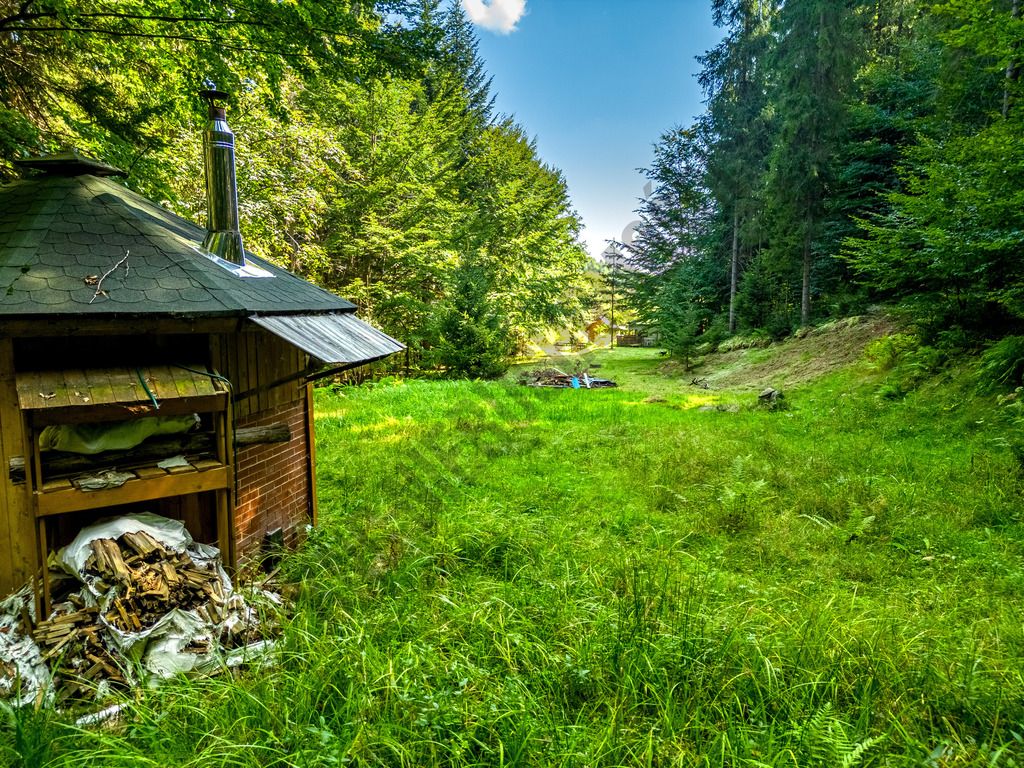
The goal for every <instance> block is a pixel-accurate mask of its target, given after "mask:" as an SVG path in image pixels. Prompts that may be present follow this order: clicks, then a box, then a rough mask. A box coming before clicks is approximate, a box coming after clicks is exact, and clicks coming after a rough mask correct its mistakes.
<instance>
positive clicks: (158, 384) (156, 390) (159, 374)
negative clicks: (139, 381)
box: [142, 365, 178, 404]
mask: <svg viewBox="0 0 1024 768" xmlns="http://www.w3.org/2000/svg"><path fill="white" fill-rule="evenodd" d="M142 375H143V376H145V377H146V383H147V384H148V385H149V388H150V389H151V390H153V394H154V395H155V396H156V399H157V402H159V403H161V404H162V403H163V402H164V400H175V399H177V397H178V390H177V388H176V387H175V386H174V373H173V372H172V371H171V369H170V368H169V367H168V366H166V365H151V366H149V367H148V368H143V369H142Z"/></svg>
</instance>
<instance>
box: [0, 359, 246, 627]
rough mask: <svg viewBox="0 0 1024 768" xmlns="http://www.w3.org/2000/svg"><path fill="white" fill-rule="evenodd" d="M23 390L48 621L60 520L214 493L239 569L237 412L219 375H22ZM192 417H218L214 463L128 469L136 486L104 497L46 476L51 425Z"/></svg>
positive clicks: (221, 538) (226, 549)
mask: <svg viewBox="0 0 1024 768" xmlns="http://www.w3.org/2000/svg"><path fill="white" fill-rule="evenodd" d="M16 384H17V391H18V403H19V407H20V408H21V412H22V418H23V422H24V424H23V429H24V435H25V438H26V443H27V444H26V449H27V455H26V457H25V459H26V462H25V475H26V482H27V483H28V484H29V487H30V489H31V499H32V502H33V508H34V509H33V511H34V516H35V520H36V546H37V552H38V560H37V567H38V568H39V574H40V579H39V582H37V591H36V597H37V601H38V602H37V606H36V607H37V610H38V611H39V613H40V615H44V616H45V615H49V611H50V579H49V570H48V568H47V566H46V563H47V561H48V558H49V554H50V548H49V540H50V536H49V533H48V528H49V526H50V524H51V523H53V522H54V519H55V517H56V516H58V515H64V514H68V513H71V512H81V511H86V510H102V509H104V508H106V507H118V506H121V505H126V504H141V503H145V502H147V501H151V500H157V499H167V498H171V497H175V496H188V495H192V494H196V493H207V492H212V493H214V495H215V500H214V504H215V514H216V531H217V544H218V546H219V547H220V551H221V556H222V557H223V559H224V563H225V564H226V565H227V567H228V569H229V570H231V569H233V568H234V566H235V557H236V553H235V543H234V513H233V504H232V494H233V490H234V482H235V480H234V464H233V452H232V446H233V445H234V433H233V424H232V419H233V411H232V403H231V399H230V397H229V392H228V390H227V387H225V386H224V385H223V384H222V383H221V382H220V380H219V377H218V376H217V375H216V374H212V373H210V374H208V373H204V372H203V369H202V367H201V366H198V365H188V366H173V365H172V366H147V367H145V368H109V369H102V370H94V369H89V370H62V371H61V370H58V371H34V372H33V371H28V372H24V371H22V372H18V373H17V374H16ZM154 400H155V401H156V403H158V404H159V410H157V408H156V407H155V404H154V402H153V401H154ZM184 413H205V414H210V416H211V417H212V420H213V430H214V440H213V458H202V459H197V460H195V461H192V462H191V463H190V464H189V465H187V466H181V467H175V468H172V469H167V470H165V469H161V468H159V467H156V466H152V465H148V466H142V467H137V468H132V469H130V470H125V471H127V472H129V473H130V474H132V475H133V477H132V478H131V479H130V480H127V481H126V482H125V483H124V485H121V486H119V487H117V488H107V489H105V490H100V491H84V490H79V489H77V488H75V487H74V486H73V485H72V483H71V481H70V480H69V479H67V478H66V477H65V478H51V479H47V478H46V477H45V474H44V470H43V463H42V459H41V454H40V450H39V433H40V432H41V431H42V429H43V428H44V427H46V426H49V425H51V424H75V423H96V422H102V421H113V420H125V419H131V418H138V417H142V416H151V415H153V416H169V415H180V414H184ZM96 471H97V472H99V471H101V470H96Z"/></svg>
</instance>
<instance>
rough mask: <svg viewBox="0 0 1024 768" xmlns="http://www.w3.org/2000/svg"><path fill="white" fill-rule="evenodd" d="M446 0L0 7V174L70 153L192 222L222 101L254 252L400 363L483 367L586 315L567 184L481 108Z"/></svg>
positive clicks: (102, 1)
mask: <svg viewBox="0 0 1024 768" xmlns="http://www.w3.org/2000/svg"><path fill="white" fill-rule="evenodd" d="M475 35H476V33H475V31H474V29H473V26H472V24H471V23H470V21H469V20H468V18H467V17H466V14H465V11H464V10H463V9H462V6H461V5H460V4H458V3H455V4H450V3H442V2H441V0H415V1H413V2H371V1H370V0H349V1H345V2H331V3H319V2H286V3H282V2H277V1H276V0H243V2H239V3H234V2H232V3H222V2H203V1H202V0H84V1H77V2H64V1H63V0H22V1H21V2H3V3H0V180H6V179H10V178H14V177H16V176H17V173H16V170H15V168H14V166H13V165H12V161H13V160H14V159H16V158H19V157H24V156H28V155H36V154H42V153H47V152H58V151H69V150H74V151H78V152H81V153H84V154H87V155H90V156H92V157H96V158H99V159H101V160H103V161H104V162H107V163H110V164H112V165H115V166H117V167H119V168H122V169H123V170H125V171H127V172H128V176H127V180H126V183H127V184H128V185H129V186H130V187H131V188H133V189H135V190H137V191H139V192H141V193H142V194H144V195H146V196H148V197H150V198H151V199H153V200H157V201H160V202H162V203H163V204H164V205H165V206H167V207H168V208H170V209H171V210H173V211H174V212H176V213H179V214H181V215H184V216H185V217H186V218H190V219H192V220H194V221H199V222H201V221H202V220H203V218H204V212H205V208H204V205H205V203H204V200H203V194H204V187H203V167H202V149H201V147H202V144H201V130H202V126H203V123H204V122H205V117H204V111H203V108H202V103H201V100H200V99H199V97H198V92H199V90H200V89H202V88H207V87H210V86H216V87H217V88H218V89H221V90H225V91H229V92H231V94H232V95H233V99H232V103H231V108H230V110H229V120H230V122H231V126H232V129H233V130H234V131H235V133H236V134H237V135H238V137H239V139H238V145H239V153H238V159H237V162H238V178H239V187H240V188H239V205H240V215H241V219H242V229H243V232H244V237H245V242H246V246H247V247H248V248H249V249H251V250H252V251H253V252H255V253H257V254H258V255H261V256H263V257H265V258H270V259H272V260H274V261H276V262H278V263H280V264H281V265H283V266H285V267H286V268H288V269H290V270H292V271H293V272H296V273H298V274H300V275H301V276H303V277H306V278H307V279H310V280H313V281H314V282H316V283H317V284H319V285H321V286H322V287H325V288H327V289H329V290H332V291H335V292H337V293H339V294H341V295H343V296H345V297H347V298H350V299H351V300H353V301H355V302H357V303H358V305H359V306H360V310H361V315H362V316H363V317H364V318H366V319H368V320H370V321H371V322H373V323H375V324H377V325H378V326H379V327H381V328H382V329H384V330H385V331H387V332H388V333H390V334H392V335H393V336H395V337H396V338H399V339H401V340H402V341H403V342H404V343H405V344H406V345H407V346H408V353H407V355H406V357H405V359H404V360H400V361H397V362H398V364H401V365H404V367H405V368H406V369H407V370H408V369H410V368H412V369H417V368H420V367H438V366H440V367H444V368H447V369H450V370H455V371H457V372H459V373H462V374H468V375H483V376H487V375H493V374H494V373H497V372H500V371H502V370H504V365H505V361H506V360H507V358H508V357H509V356H510V355H511V354H512V352H513V351H514V350H515V349H516V348H517V346H518V345H520V344H521V343H522V341H523V340H524V339H526V338H527V337H528V336H529V335H530V334H532V333H535V332H537V331H538V330H540V329H542V328H544V327H545V326H549V325H556V324H558V323H561V322H566V321H567V320H569V319H570V318H575V317H577V316H579V315H580V313H581V311H582V308H583V303H584V299H583V297H584V294H585V292H584V290H583V286H584V284H583V270H584V266H585V263H586V255H585V253H584V250H583V248H582V246H581V245H580V244H579V242H578V236H577V235H578V231H579V228H580V222H579V220H578V217H577V216H576V215H575V213H574V212H573V210H572V208H571V205H570V202H569V199H568V192H567V188H566V184H565V180H564V179H563V178H562V176H561V174H560V173H559V172H558V171H557V170H556V169H554V168H552V167H550V166H548V165H546V164H545V163H544V162H542V161H541V159H540V158H539V157H538V154H537V151H536V148H535V145H534V143H533V141H532V140H531V138H530V137H529V136H528V134H527V133H526V131H525V130H524V129H523V128H522V127H521V126H519V125H517V124H516V123H515V121H514V119H513V118H512V117H510V116H506V115H498V114H495V113H494V110H493V105H492V101H493V98H492V96H491V93H490V80H489V76H488V75H487V73H486V71H485V69H484V65H483V62H482V61H481V60H480V58H479V56H478V53H477V41H476V36H475Z"/></svg>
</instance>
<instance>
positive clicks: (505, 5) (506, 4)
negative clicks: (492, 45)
mask: <svg viewBox="0 0 1024 768" xmlns="http://www.w3.org/2000/svg"><path fill="white" fill-rule="evenodd" d="M462 7H463V8H465V9H466V13H467V14H468V15H469V18H470V20H471V21H472V22H473V23H474V24H478V25H480V26H481V27H483V28H484V29H489V30H491V31H492V32H500V33H501V34H503V35H507V34H509V33H510V32H515V29H516V24H518V23H519V20H520V19H521V18H523V14H524V13H526V0H462Z"/></svg>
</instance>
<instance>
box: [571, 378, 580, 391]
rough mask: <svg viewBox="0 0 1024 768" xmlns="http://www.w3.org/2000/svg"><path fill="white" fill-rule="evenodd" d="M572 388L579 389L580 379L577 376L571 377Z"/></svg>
mask: <svg viewBox="0 0 1024 768" xmlns="http://www.w3.org/2000/svg"><path fill="white" fill-rule="evenodd" d="M572 388H573V389H579V388H580V377H579V376H573V377H572Z"/></svg>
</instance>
